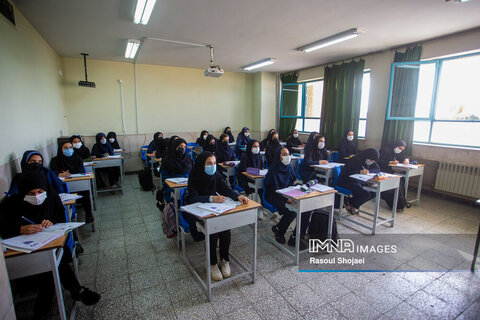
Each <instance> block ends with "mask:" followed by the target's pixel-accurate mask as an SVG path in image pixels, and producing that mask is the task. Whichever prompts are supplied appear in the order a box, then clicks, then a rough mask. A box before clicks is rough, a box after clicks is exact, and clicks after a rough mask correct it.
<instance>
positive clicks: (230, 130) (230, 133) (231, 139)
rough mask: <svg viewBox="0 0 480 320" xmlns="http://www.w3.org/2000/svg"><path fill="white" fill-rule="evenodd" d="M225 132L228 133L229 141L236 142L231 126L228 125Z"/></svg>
mask: <svg viewBox="0 0 480 320" xmlns="http://www.w3.org/2000/svg"><path fill="white" fill-rule="evenodd" d="M223 133H226V134H228V143H232V142H235V139H234V138H233V134H232V129H230V127H226V128H225V130H223Z"/></svg>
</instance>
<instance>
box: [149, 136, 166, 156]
mask: <svg viewBox="0 0 480 320" xmlns="http://www.w3.org/2000/svg"><path fill="white" fill-rule="evenodd" d="M161 134H162V133H161V132H155V134H154V135H153V140H152V141H150V143H149V144H148V148H147V153H152V152H154V151H155V150H157V146H158V139H159V138H160V135H161ZM161 137H162V138H163V135H162V136H161Z"/></svg>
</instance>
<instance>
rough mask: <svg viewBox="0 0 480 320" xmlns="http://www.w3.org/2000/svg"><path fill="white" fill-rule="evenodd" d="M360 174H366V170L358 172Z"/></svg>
mask: <svg viewBox="0 0 480 320" xmlns="http://www.w3.org/2000/svg"><path fill="white" fill-rule="evenodd" d="M360 174H368V170H367V169H363V170H360Z"/></svg>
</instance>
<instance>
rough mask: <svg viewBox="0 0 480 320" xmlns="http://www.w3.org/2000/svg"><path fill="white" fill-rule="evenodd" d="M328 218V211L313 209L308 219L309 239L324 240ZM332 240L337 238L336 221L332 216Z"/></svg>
mask: <svg viewBox="0 0 480 320" xmlns="http://www.w3.org/2000/svg"><path fill="white" fill-rule="evenodd" d="M328 218H329V213H328V212H326V211H325V210H315V211H313V213H312V218H311V219H310V226H309V228H308V235H309V237H310V239H319V240H321V241H325V240H326V239H328ZM332 240H333V241H337V240H338V232H337V223H336V221H335V217H333V226H332Z"/></svg>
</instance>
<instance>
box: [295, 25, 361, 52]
mask: <svg viewBox="0 0 480 320" xmlns="http://www.w3.org/2000/svg"><path fill="white" fill-rule="evenodd" d="M358 34H359V32H358V30H357V28H353V29H350V30H347V31H344V32H340V33H337V34H336V35H333V36H331V37H328V38H325V39H322V40H318V41H315V42H312V43H310V44H307V45H304V46H302V47H300V48H297V50H298V51H304V52H311V51H314V50H317V49H320V48H325V47H328V46H331V45H334V44H336V43H339V42H342V41H346V40H348V39H352V38H355V37H358Z"/></svg>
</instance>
